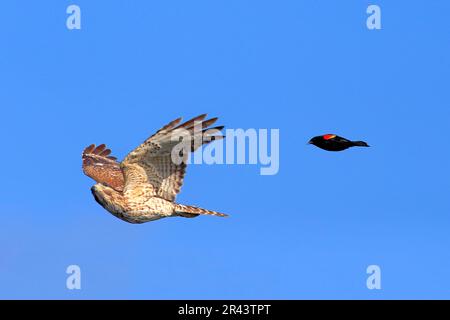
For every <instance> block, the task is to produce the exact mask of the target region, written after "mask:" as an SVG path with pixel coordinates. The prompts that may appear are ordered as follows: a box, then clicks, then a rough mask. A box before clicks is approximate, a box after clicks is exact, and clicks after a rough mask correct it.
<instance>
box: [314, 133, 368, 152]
mask: <svg viewBox="0 0 450 320" xmlns="http://www.w3.org/2000/svg"><path fill="white" fill-rule="evenodd" d="M308 143H309V144H313V145H315V146H316V147H319V148H320V149H323V150H327V151H342V150H345V149H348V148H350V147H368V146H369V145H368V144H367V143H366V142H364V141H351V140H348V139H345V138H342V137H339V136H338V135H335V134H325V135H323V136H317V137H314V138H312V139H311V140H309V142H308Z"/></svg>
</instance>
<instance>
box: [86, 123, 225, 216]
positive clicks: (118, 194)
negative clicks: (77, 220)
mask: <svg viewBox="0 0 450 320" xmlns="http://www.w3.org/2000/svg"><path fill="white" fill-rule="evenodd" d="M205 118H206V114H203V115H200V116H198V117H195V118H193V119H191V120H189V121H187V122H185V123H182V124H179V123H180V122H181V118H178V119H176V120H173V121H172V122H170V123H168V124H167V125H165V126H164V127H162V128H161V129H160V130H158V131H157V132H156V133H155V134H154V135H152V136H151V137H150V138H148V139H147V140H145V141H144V142H143V143H142V144H141V145H140V146H138V147H137V148H136V149H134V150H133V151H131V152H130V153H129V154H128V155H127V156H126V158H125V159H124V160H123V161H122V162H121V163H119V162H117V161H116V158H115V157H112V156H110V154H111V150H110V149H107V148H106V146H105V145H104V144H102V145H99V146H97V147H96V146H95V145H90V146H89V147H87V148H86V149H85V150H84V151H83V154H82V159H83V172H84V173H85V174H86V175H87V176H89V177H91V178H92V179H94V180H95V181H96V182H97V184H96V185H94V186H93V187H92V188H91V190H92V193H93V195H94V198H95V200H96V201H97V202H98V203H99V204H100V205H102V206H103V207H104V208H105V209H106V210H108V211H109V212H111V213H112V214H113V215H115V216H116V217H118V218H120V219H122V220H124V221H127V222H130V223H143V222H147V221H152V220H157V219H160V218H164V217H171V216H181V217H186V218H192V217H196V216H198V215H201V214H202V215H216V216H220V217H225V216H226V215H225V214H223V213H219V212H216V211H211V210H206V209H202V208H198V207H194V206H186V205H181V204H177V203H175V202H174V201H175V197H176V195H177V194H178V193H179V192H180V189H181V185H182V184H183V178H184V175H185V173H186V163H185V162H186V159H187V156H188V155H187V154H184V152H186V149H181V150H180V151H179V154H180V155H181V156H182V159H183V162H181V163H179V164H177V163H175V162H174V161H172V151H173V149H174V147H176V146H178V145H179V143H180V142H179V138H180V137H181V138H183V139H184V140H183V141H184V142H185V141H186V139H188V140H187V142H188V143H190V148H189V149H188V150H187V151H188V152H194V151H196V150H197V149H198V148H199V147H201V146H202V145H204V144H207V143H210V142H212V141H214V140H218V139H222V138H223V135H222V133H221V132H220V131H221V130H222V129H223V126H218V127H214V128H209V127H210V126H211V125H213V124H214V123H215V122H216V121H217V118H212V119H208V120H204V119H205ZM176 151H178V150H176Z"/></svg>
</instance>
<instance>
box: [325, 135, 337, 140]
mask: <svg viewBox="0 0 450 320" xmlns="http://www.w3.org/2000/svg"><path fill="white" fill-rule="evenodd" d="M323 138H324V139H325V140H330V139H333V138H336V135H335V134H326V135H324V136H323Z"/></svg>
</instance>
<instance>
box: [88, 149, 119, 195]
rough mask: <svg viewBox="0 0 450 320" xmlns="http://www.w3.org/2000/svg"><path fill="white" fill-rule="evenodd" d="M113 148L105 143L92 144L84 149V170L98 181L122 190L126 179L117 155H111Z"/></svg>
mask: <svg viewBox="0 0 450 320" xmlns="http://www.w3.org/2000/svg"><path fill="white" fill-rule="evenodd" d="M110 154H111V150H109V149H107V148H106V146H105V145H104V144H101V145H99V146H97V147H96V146H95V144H91V145H90V146H89V147H87V148H86V149H84V150H83V154H82V159H83V172H84V174H85V175H87V176H88V177H91V178H92V179H94V180H95V181H97V182H98V183H103V184H105V185H107V186H110V187H111V188H113V189H114V190H116V191H119V192H122V191H123V188H124V185H125V181H124V176H123V173H122V169H121V168H120V163H119V162H117V161H116V157H113V156H110Z"/></svg>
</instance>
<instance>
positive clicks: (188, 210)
mask: <svg viewBox="0 0 450 320" xmlns="http://www.w3.org/2000/svg"><path fill="white" fill-rule="evenodd" d="M175 213H177V214H178V215H180V216H182V217H185V218H194V217H197V216H198V215H200V214H204V215H210V216H218V217H228V215H226V214H224V213H220V212H216V211H211V210H206V209H202V208H198V207H194V206H185V205H182V204H176V205H175Z"/></svg>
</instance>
